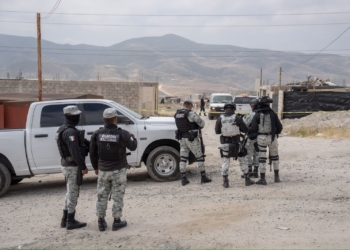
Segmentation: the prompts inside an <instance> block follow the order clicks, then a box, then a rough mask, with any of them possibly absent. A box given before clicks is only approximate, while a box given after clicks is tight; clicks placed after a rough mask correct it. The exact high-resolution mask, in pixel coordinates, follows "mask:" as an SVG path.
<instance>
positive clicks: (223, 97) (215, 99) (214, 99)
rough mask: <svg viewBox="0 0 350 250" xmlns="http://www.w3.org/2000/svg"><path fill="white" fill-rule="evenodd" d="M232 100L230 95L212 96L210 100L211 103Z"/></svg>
mask: <svg viewBox="0 0 350 250" xmlns="http://www.w3.org/2000/svg"><path fill="white" fill-rule="evenodd" d="M230 101H232V96H230V95H217V96H212V97H211V100H210V102H211V103H228V102H230Z"/></svg>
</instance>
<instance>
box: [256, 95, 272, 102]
mask: <svg viewBox="0 0 350 250" xmlns="http://www.w3.org/2000/svg"><path fill="white" fill-rule="evenodd" d="M259 103H260V104H270V103H273V100H272V99H271V98H270V97H269V96H262V97H261V98H260V101H259Z"/></svg>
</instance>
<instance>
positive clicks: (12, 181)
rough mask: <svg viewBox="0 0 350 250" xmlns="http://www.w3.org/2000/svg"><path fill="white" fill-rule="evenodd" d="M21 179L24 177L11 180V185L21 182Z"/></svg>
mask: <svg viewBox="0 0 350 250" xmlns="http://www.w3.org/2000/svg"><path fill="white" fill-rule="evenodd" d="M21 181H23V178H21V179H14V180H11V185H16V184H18V183H20V182H21Z"/></svg>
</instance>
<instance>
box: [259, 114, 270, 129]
mask: <svg viewBox="0 0 350 250" xmlns="http://www.w3.org/2000/svg"><path fill="white" fill-rule="evenodd" d="M259 133H271V117H270V114H269V113H267V114H264V113H260V123H259Z"/></svg>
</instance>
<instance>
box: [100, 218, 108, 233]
mask: <svg viewBox="0 0 350 250" xmlns="http://www.w3.org/2000/svg"><path fill="white" fill-rule="evenodd" d="M106 228H107V222H106V221H105V218H98V230H100V231H101V232H103V231H105V230H106Z"/></svg>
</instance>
